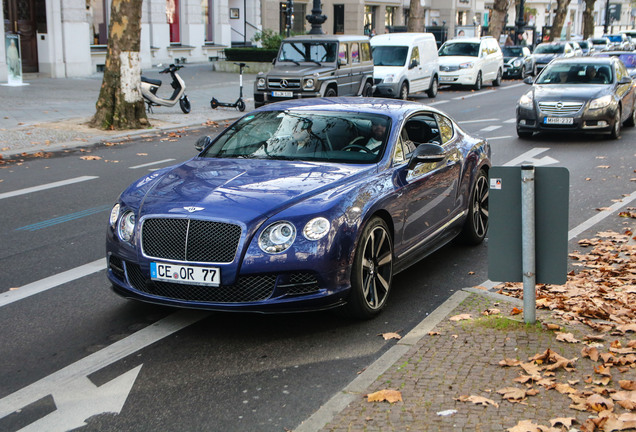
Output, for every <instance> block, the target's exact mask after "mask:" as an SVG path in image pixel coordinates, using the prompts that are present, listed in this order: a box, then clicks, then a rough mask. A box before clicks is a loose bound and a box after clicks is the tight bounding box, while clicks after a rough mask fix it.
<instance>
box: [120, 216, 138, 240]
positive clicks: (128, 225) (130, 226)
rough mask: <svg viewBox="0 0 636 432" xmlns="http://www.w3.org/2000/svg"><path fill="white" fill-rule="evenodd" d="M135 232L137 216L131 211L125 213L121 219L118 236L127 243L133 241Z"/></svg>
mask: <svg viewBox="0 0 636 432" xmlns="http://www.w3.org/2000/svg"><path fill="white" fill-rule="evenodd" d="M134 232H135V214H134V213H133V212H131V211H127V212H126V213H124V214H123V215H122V217H121V219H119V226H118V228H117V235H118V236H119V238H120V239H121V240H123V241H125V242H127V243H130V240H132V237H133V233H134Z"/></svg>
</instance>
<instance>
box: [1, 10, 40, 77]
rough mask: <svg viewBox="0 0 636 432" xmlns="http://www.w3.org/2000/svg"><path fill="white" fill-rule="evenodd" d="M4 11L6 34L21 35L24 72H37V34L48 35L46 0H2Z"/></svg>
mask: <svg viewBox="0 0 636 432" xmlns="http://www.w3.org/2000/svg"><path fill="white" fill-rule="evenodd" d="M2 9H3V12H4V32H5V33H12V34H16V33H17V34H19V35H20V51H21V56H22V72H37V71H38V41H37V32H38V31H39V32H40V33H46V5H45V2H44V0H2ZM36 11H39V12H37V13H36Z"/></svg>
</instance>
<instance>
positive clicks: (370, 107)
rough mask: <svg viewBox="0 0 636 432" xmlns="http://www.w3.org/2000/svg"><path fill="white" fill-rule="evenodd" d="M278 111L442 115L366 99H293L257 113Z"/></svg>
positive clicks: (425, 107)
mask: <svg viewBox="0 0 636 432" xmlns="http://www.w3.org/2000/svg"><path fill="white" fill-rule="evenodd" d="M280 110H290V111H293V110H303V111H304V110H312V111H314V112H319V111H347V112H355V113H362V114H378V115H382V116H387V117H390V118H391V119H393V120H395V121H398V120H400V119H401V118H403V117H405V116H409V115H411V114H412V113H415V112H417V111H421V110H426V111H430V112H435V113H438V114H442V112H441V111H439V110H437V109H436V108H433V107H430V106H428V105H425V104H422V103H418V102H412V101H404V100H401V99H384V98H367V97H364V98H362V97H335V98H308V99H293V100H289V101H282V102H276V103H272V104H268V105H264V106H263V107H261V108H259V109H258V111H280Z"/></svg>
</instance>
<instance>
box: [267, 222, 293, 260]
mask: <svg viewBox="0 0 636 432" xmlns="http://www.w3.org/2000/svg"><path fill="white" fill-rule="evenodd" d="M295 239H296V227H294V225H292V224H291V223H289V222H287V221H281V222H275V223H273V224H271V225H270V226H268V227H267V228H265V229H264V230H263V232H262V233H261V236H260V237H259V238H258V246H259V247H260V248H261V250H262V251H263V252H265V253H271V254H274V253H281V252H284V251H286V250H287V249H289V247H290V246H291V245H292V243H293V242H294V240H295Z"/></svg>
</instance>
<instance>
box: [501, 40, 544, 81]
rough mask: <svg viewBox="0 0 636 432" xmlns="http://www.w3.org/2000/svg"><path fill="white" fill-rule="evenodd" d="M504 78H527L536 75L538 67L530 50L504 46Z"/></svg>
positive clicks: (521, 47)
mask: <svg viewBox="0 0 636 432" xmlns="http://www.w3.org/2000/svg"><path fill="white" fill-rule="evenodd" d="M501 51H502V53H503V55H504V78H525V77H526V76H528V75H536V73H537V65H536V62H535V60H534V56H533V55H532V53H531V52H530V49H529V48H528V47H526V46H504V47H502V48H501Z"/></svg>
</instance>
